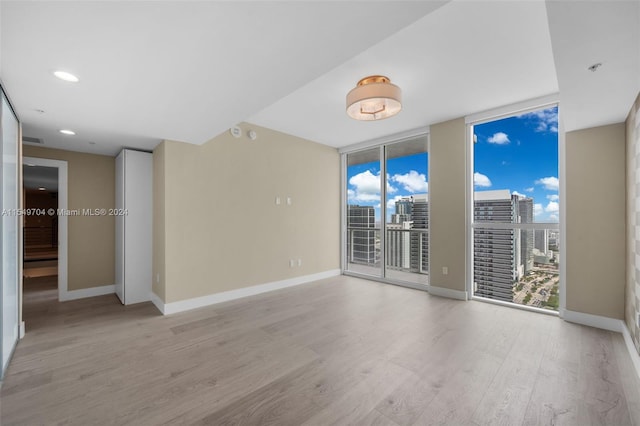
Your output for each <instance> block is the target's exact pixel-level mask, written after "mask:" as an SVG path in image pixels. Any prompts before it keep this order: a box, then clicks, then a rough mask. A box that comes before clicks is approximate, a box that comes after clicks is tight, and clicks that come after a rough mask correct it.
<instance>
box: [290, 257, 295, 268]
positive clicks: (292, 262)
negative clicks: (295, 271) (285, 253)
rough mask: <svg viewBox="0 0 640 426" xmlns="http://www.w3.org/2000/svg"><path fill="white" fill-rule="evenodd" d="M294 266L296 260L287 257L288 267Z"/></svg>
mask: <svg viewBox="0 0 640 426" xmlns="http://www.w3.org/2000/svg"><path fill="white" fill-rule="evenodd" d="M294 266H296V261H295V260H293V259H289V268H293V267H294Z"/></svg>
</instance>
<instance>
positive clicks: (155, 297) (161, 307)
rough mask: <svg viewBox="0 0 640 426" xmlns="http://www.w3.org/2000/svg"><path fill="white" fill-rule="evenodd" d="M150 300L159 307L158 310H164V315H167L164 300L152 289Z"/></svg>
mask: <svg viewBox="0 0 640 426" xmlns="http://www.w3.org/2000/svg"><path fill="white" fill-rule="evenodd" d="M149 300H151V303H153V304H154V305H155V306H156V308H158V310H159V311H160V312H162V315H165V312H164V302H163V301H162V299H161V298H160V296H158V295H157V294H155V293H154V292H153V291H152V292H151V295H150V296H149Z"/></svg>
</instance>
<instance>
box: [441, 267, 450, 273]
mask: <svg viewBox="0 0 640 426" xmlns="http://www.w3.org/2000/svg"><path fill="white" fill-rule="evenodd" d="M442 275H449V268H448V267H447V266H443V267H442Z"/></svg>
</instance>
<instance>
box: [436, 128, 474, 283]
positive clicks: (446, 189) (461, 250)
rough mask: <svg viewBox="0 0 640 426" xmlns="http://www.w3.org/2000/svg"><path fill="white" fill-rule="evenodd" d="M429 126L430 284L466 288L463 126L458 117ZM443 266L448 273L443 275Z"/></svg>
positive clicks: (464, 130)
mask: <svg viewBox="0 0 640 426" xmlns="http://www.w3.org/2000/svg"><path fill="white" fill-rule="evenodd" d="M430 129H431V130H430V133H431V134H430V141H431V142H430V148H429V157H430V165H429V167H430V169H431V170H430V172H429V209H430V219H429V224H430V226H429V227H430V229H431V240H430V247H429V254H430V256H431V259H430V264H431V278H430V281H431V283H430V284H431V286H433V287H443V288H447V289H451V290H457V291H465V268H466V260H465V253H466V249H465V247H466V233H465V227H466V216H465V209H466V207H465V206H466V188H465V179H466V175H467V170H466V161H465V158H466V149H465V146H466V145H465V144H466V139H465V134H466V133H465V132H466V125H465V122H464V118H459V119H456V120H452V121H447V122H444V123H438V124H434V125H432V126H430ZM445 266H446V267H447V268H449V274H448V275H443V274H442V268H443V267H445Z"/></svg>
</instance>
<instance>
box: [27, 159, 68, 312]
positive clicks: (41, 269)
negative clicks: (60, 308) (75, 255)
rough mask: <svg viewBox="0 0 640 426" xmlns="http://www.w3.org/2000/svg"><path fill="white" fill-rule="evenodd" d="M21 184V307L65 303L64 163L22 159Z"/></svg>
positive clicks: (65, 187)
mask: <svg viewBox="0 0 640 426" xmlns="http://www.w3.org/2000/svg"><path fill="white" fill-rule="evenodd" d="M23 182H24V184H23V191H24V208H25V211H24V213H25V216H24V221H23V229H22V232H23V242H24V243H23V258H24V260H23V266H24V267H23V301H24V302H23V304H26V302H27V301H30V300H31V299H35V300H38V299H51V298H53V299H55V300H58V301H63V300H66V297H65V296H66V294H67V215H66V214H65V212H66V211H67V162H66V161H59V160H50V159H44V158H35V157H24V159H23ZM25 314H28V312H26V311H25ZM26 316H27V317H28V315H26ZM25 319H27V320H28V318H25Z"/></svg>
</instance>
